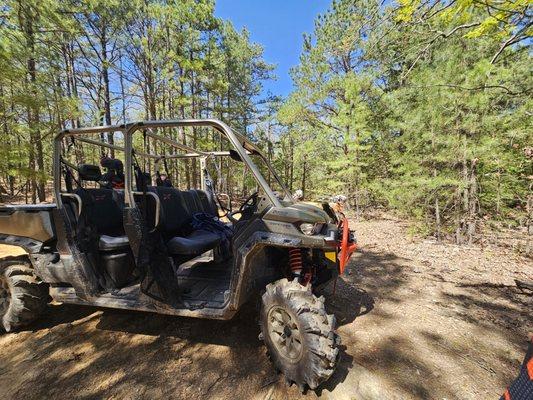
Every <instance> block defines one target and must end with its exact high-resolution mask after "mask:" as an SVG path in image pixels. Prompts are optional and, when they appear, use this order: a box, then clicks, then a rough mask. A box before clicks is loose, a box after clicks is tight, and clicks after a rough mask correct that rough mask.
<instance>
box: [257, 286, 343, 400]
mask: <svg viewBox="0 0 533 400" xmlns="http://www.w3.org/2000/svg"><path fill="white" fill-rule="evenodd" d="M273 313H281V314H283V313H286V314H288V315H289V316H290V323H289V325H290V324H293V325H292V326H294V323H295V325H296V328H297V333H296V334H293V335H294V337H295V338H296V335H297V338H298V339H299V340H300V341H301V343H300V344H297V349H298V350H299V351H296V352H286V351H284V350H283V348H282V347H281V348H282V350H280V346H281V345H280V335H279V334H278V333H275V332H273V329H275V330H279V327H278V326H279V323H278V320H279V318H278V315H279V314H278V315H274V314H273ZM269 321H270V322H269ZM273 325H274V327H273ZM335 325H336V323H335V316H333V315H328V314H327V313H326V309H325V307H324V297H320V298H317V297H316V296H314V295H313V293H312V291H311V287H310V286H307V287H305V286H302V285H300V284H299V283H298V282H297V281H295V280H293V281H288V280H287V279H281V280H279V281H276V282H274V283H271V284H269V285H268V286H267V287H266V291H265V293H264V294H263V296H262V306H261V317H260V326H261V336H262V337H263V339H264V341H265V344H266V346H267V349H268V353H269V355H270V358H271V360H272V362H273V363H274V366H275V367H276V369H277V370H278V371H280V372H282V373H283V374H284V375H285V380H286V382H287V383H288V384H289V385H290V384H292V383H296V384H297V385H298V387H299V388H300V390H301V391H302V392H303V391H304V390H305V389H306V385H307V386H309V388H310V389H312V390H314V389H316V388H317V386H318V385H320V384H321V383H322V382H324V381H326V380H327V379H328V378H329V377H330V376H331V375H332V374H333V371H334V370H335V367H336V364H337V361H338V356H339V349H338V346H339V345H340V341H339V338H338V336H337V334H336V333H335ZM295 340H296V339H295ZM281 341H282V342H283V340H281ZM295 353H296V354H298V355H297V356H294V354H295ZM287 354H288V355H287Z"/></svg>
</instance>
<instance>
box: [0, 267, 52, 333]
mask: <svg viewBox="0 0 533 400" xmlns="http://www.w3.org/2000/svg"><path fill="white" fill-rule="evenodd" d="M48 296H49V293H48V285H46V284H45V283H43V282H40V281H39V280H38V279H37V277H36V276H35V275H34V273H33V269H32V268H31V266H30V264H29V263H28V262H27V261H25V260H22V259H12V260H9V259H8V260H3V261H0V328H1V327H3V328H4V329H5V330H6V332H11V331H13V330H15V329H18V328H21V327H23V326H26V325H28V324H30V323H31V322H33V321H34V320H36V319H37V318H39V317H40V316H41V315H42V314H43V313H44V311H45V310H46V307H47V304H48V298H49V297H48Z"/></svg>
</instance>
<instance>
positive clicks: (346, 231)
mask: <svg viewBox="0 0 533 400" xmlns="http://www.w3.org/2000/svg"><path fill="white" fill-rule="evenodd" d="M341 227H342V240H341V245H340V252H339V271H340V273H341V274H342V273H344V270H345V269H346V265H347V264H348V261H349V260H350V257H351V256H352V254H353V252H354V251H355V250H356V249H357V244H355V243H348V239H349V238H350V227H349V226H348V219H347V218H343V219H342V221H341V223H340V224H339V228H341Z"/></svg>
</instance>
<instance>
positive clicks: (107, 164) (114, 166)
mask: <svg viewBox="0 0 533 400" xmlns="http://www.w3.org/2000/svg"><path fill="white" fill-rule="evenodd" d="M100 165H101V166H102V167H104V168H107V169H108V170H113V171H115V172H117V173H119V174H120V173H122V171H123V170H124V164H122V161H120V160H119V159H117V158H110V157H102V159H101V160H100Z"/></svg>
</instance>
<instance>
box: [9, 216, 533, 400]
mask: <svg viewBox="0 0 533 400" xmlns="http://www.w3.org/2000/svg"><path fill="white" fill-rule="evenodd" d="M354 225H355V228H356V230H357V234H358V238H359V241H360V245H361V252H360V253H358V254H357V255H356V256H355V257H354V260H353V262H352V263H351V265H350V267H349V270H348V273H347V274H346V275H345V276H344V277H343V278H342V279H340V280H339V281H338V283H337V287H336V295H335V296H334V297H331V295H330V298H329V300H328V308H329V311H331V312H334V313H335V314H336V316H337V321H338V323H339V332H340V334H341V337H342V339H343V349H342V359H341V362H340V365H339V368H338V370H337V371H336V373H335V374H334V376H333V378H332V379H331V380H330V381H329V382H328V383H327V384H326V385H325V386H324V387H323V388H321V389H320V390H319V391H318V392H316V393H315V392H309V393H307V394H306V395H301V394H299V392H298V391H297V389H296V387H294V386H293V387H290V388H288V387H286V386H285V384H284V383H283V379H282V378H281V377H279V376H278V375H277V374H276V373H275V371H274V370H273V368H272V367H271V365H270V362H269V361H268V359H267V357H266V355H265V349H264V347H263V346H262V345H261V343H260V342H259V341H258V339H257V335H258V327H257V323H256V320H255V312H254V310H253V309H252V308H251V307H247V308H245V309H244V310H243V311H242V312H241V313H240V314H239V315H238V316H237V317H236V319H234V320H233V321H228V322H219V321H206V320H194V319H185V318H173V317H168V316H160V315H152V314H145V313H132V312H122V311H115V310H103V309H96V308H86V307H85V308H84V307H75V306H69V305H52V306H51V307H50V311H49V313H48V316H47V318H46V319H44V320H42V321H41V322H39V323H37V324H36V325H34V326H33V327H31V330H27V331H23V332H19V333H16V334H0V398H6V399H40V398H58V399H63V398H65V399H67V398H68V399H70V398H80V399H93V398H94V399H96V398H111V399H123V398H127V399H156V398H165V399H166V398H176V399H185V398H187V399H298V398H306V399H313V398H317V397H321V398H329V399H383V398H391V399H396V398H397V399H462V400H463V399H496V398H498V396H499V395H500V394H501V393H502V391H503V389H504V388H505V386H506V385H508V384H509V382H510V381H511V380H512V378H513V376H514V374H515V372H516V371H517V368H518V366H519V364H520V362H521V359H522V357H523V355H524V352H525V349H526V343H525V334H526V332H527V330H528V329H529V330H533V321H532V317H531V309H532V305H533V302H532V297H531V293H529V294H527V293H523V292H521V291H520V290H518V289H517V288H516V287H515V286H514V279H518V280H525V281H527V280H530V281H531V280H533V264H532V262H531V260H530V259H525V258H521V257H518V256H516V255H514V254H512V253H509V252H508V251H507V250H503V249H499V248H485V249H481V248H477V247H471V248H461V247H456V246H451V245H440V244H436V243H432V242H427V241H419V240H410V239H409V238H408V236H407V235H406V233H405V232H406V226H405V225H404V224H403V223H401V222H399V221H394V220H385V219H382V220H373V221H363V222H358V223H355V224H354ZM6 249H7V248H6V247H3V248H2V247H0V254H5V252H6ZM2 252H4V253H2ZM331 290H332V288H329V289H328V291H329V292H330V293H331Z"/></svg>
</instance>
